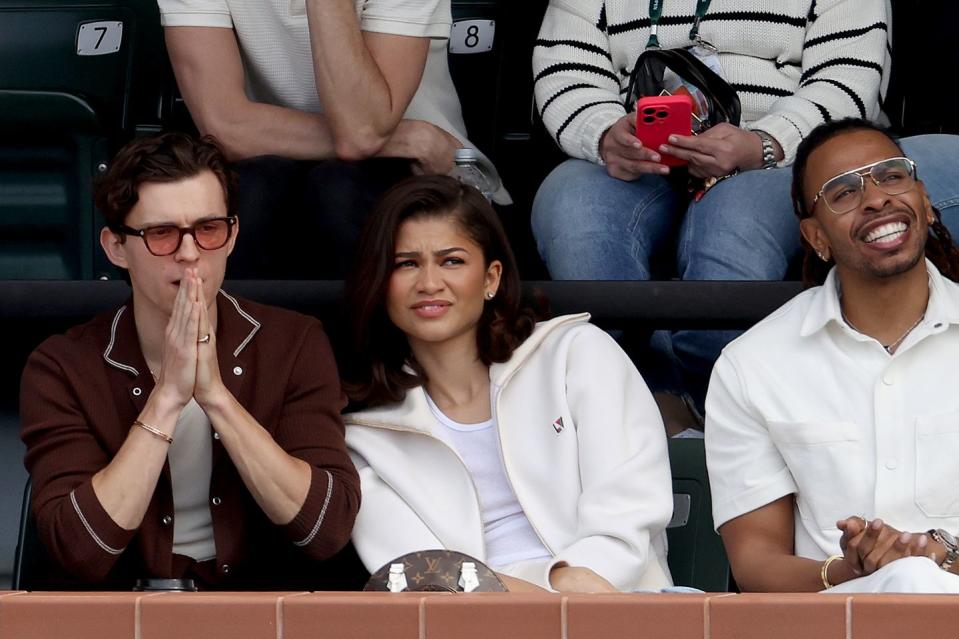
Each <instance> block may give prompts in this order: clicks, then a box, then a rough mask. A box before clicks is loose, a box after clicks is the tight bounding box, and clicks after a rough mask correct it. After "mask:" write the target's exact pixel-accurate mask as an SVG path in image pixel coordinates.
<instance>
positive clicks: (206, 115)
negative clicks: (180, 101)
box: [164, 27, 335, 160]
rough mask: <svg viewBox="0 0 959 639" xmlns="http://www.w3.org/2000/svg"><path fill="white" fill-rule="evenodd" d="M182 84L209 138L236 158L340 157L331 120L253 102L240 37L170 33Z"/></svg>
mask: <svg viewBox="0 0 959 639" xmlns="http://www.w3.org/2000/svg"><path fill="white" fill-rule="evenodd" d="M164 34H165V36H166V44H167V49H168V50H169V52H170V61H171V63H172V64H173V70H174V72H175V73H176V79H177V84H178V85H179V87H180V92H181V93H182V94H183V98H184V100H186V104H187V107H189V109H190V115H192V116H193V120H194V122H196V125H197V127H198V128H199V129H200V132H201V133H203V134H210V135H214V136H216V138H217V139H218V140H219V141H220V143H221V144H222V145H223V146H224V148H225V149H226V152H227V154H228V155H229V156H230V158H231V159H233V160H238V159H243V158H248V157H254V156H257V155H281V156H283V157H288V158H294V159H299V160H316V159H323V158H330V157H333V156H334V155H335V151H334V146H333V137H332V134H331V131H330V126H329V122H328V120H327V116H326V115H325V114H322V113H308V112H306V111H298V110H296V109H288V108H285V107H280V106H274V105H271V104H263V103H260V102H253V101H252V100H250V99H249V98H248V97H247V95H246V91H245V80H244V71H243V64H242V62H241V60H240V49H239V45H237V42H236V36H235V35H234V33H233V31H232V30H231V29H224V28H219V27H167V28H166V29H165V30H164Z"/></svg>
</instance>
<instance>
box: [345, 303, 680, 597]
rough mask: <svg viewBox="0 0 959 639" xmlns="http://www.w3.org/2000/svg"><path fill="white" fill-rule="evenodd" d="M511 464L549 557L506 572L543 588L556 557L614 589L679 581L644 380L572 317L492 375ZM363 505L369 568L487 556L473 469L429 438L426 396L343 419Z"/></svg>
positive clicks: (362, 536)
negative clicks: (424, 558)
mask: <svg viewBox="0 0 959 639" xmlns="http://www.w3.org/2000/svg"><path fill="white" fill-rule="evenodd" d="M490 380H491V381H492V382H493V383H494V384H496V385H497V386H499V387H500V392H499V395H498V396H497V400H496V402H497V405H496V414H497V416H498V420H499V421H498V423H499V434H500V441H501V446H502V451H503V458H504V459H503V461H504V465H505V468H506V472H507V475H508V478H509V480H510V483H511V485H512V487H513V490H514V491H515V492H516V496H517V498H518V499H519V502H520V505H521V506H522V507H523V510H524V512H525V513H526V516H527V517H528V518H529V521H530V524H531V525H532V527H533V529H534V530H535V531H536V533H537V534H538V535H539V537H540V539H541V540H542V542H543V544H544V545H545V546H546V548H547V549H548V550H549V551H550V553H551V554H552V555H553V557H552V559H551V560H549V561H546V562H542V561H540V562H535V561H534V562H518V563H516V564H512V565H510V566H508V567H506V568H505V569H502V570H501V572H504V573H506V574H509V575H511V576H515V577H519V578H521V579H526V580H528V581H531V582H533V583H535V584H538V585H540V586H543V587H546V588H549V587H550V586H549V583H548V575H549V571H550V568H551V567H552V566H553V565H554V564H556V563H558V562H566V563H568V564H569V565H572V566H586V567H588V568H591V569H593V570H594V571H595V572H597V573H598V574H600V575H601V576H603V577H604V578H606V579H607V580H608V581H610V582H611V583H612V584H613V585H615V586H616V587H617V588H620V589H622V590H632V589H658V588H662V587H665V586H668V585H671V584H672V580H671V578H670V575H669V569H668V567H667V564H666V534H665V529H666V524H667V523H668V521H669V518H670V515H671V513H672V484H671V477H670V470H669V458H668V456H667V450H666V437H665V433H664V429H663V424H662V420H661V418H660V415H659V411H658V410H657V408H656V404H655V402H654V401H653V398H652V396H651V394H650V392H649V390H648V389H647V387H646V384H645V382H644V381H643V379H642V377H641V376H640V374H639V372H638V371H637V370H636V368H635V367H634V366H633V364H632V362H631V361H630V360H629V358H628V357H627V356H626V354H625V353H624V352H623V351H622V349H620V348H619V346H618V345H617V344H616V343H615V342H614V341H613V340H612V339H611V338H610V337H609V336H608V335H607V334H606V333H604V332H603V331H601V330H600V329H598V328H596V327H595V326H593V325H591V324H589V315H587V314H582V315H567V316H563V317H558V318H556V319H553V320H551V321H549V322H544V323H541V324H539V325H538V326H537V328H536V330H535V331H534V332H533V334H532V335H531V336H530V337H529V338H528V339H527V340H526V341H525V342H524V343H523V344H522V345H521V346H520V347H519V348H518V349H517V350H516V351H515V352H514V354H513V357H512V358H511V359H510V360H509V361H508V362H506V363H504V364H496V365H493V366H492V367H491V368H490ZM345 421H346V443H347V446H348V447H349V449H350V454H351V455H352V456H353V461H354V463H355V464H356V466H357V470H358V471H359V473H360V480H361V488H362V495H363V503H362V506H361V507H360V512H359V514H358V515H357V518H356V524H355V527H354V529H353V543H354V545H355V546H356V549H357V551H358V553H359V555H360V557H361V559H362V560H363V563H364V564H365V565H366V567H367V568H368V569H369V570H370V571H373V570H376V569H377V568H379V567H380V566H382V565H383V564H385V563H386V562H388V561H390V560H391V559H394V558H396V557H397V556H399V555H402V554H405V553H407V552H412V551H415V550H423V549H428V548H448V549H451V550H458V551H461V552H465V553H467V554H469V555H472V556H474V557H477V558H478V559H480V560H483V561H485V560H486V549H485V546H484V542H483V522H482V520H481V515H480V507H479V502H478V498H477V495H476V490H475V488H474V486H473V482H472V479H471V477H470V474H469V472H468V471H467V469H466V466H465V464H464V463H463V462H462V460H461V459H460V457H459V456H458V455H457V453H456V452H455V450H454V449H453V447H452V446H451V445H449V443H448V442H445V441H442V440H441V439H439V438H437V437H436V436H435V435H434V434H433V430H434V429H433V428H432V425H433V423H434V422H435V417H434V416H433V415H432V413H431V412H430V410H429V407H428V406H427V403H426V394H425V391H424V389H423V388H422V387H420V388H416V389H413V390H411V391H409V392H408V393H407V395H406V399H405V400H404V401H403V402H402V403H400V404H394V405H390V406H386V407H380V408H376V409H372V410H367V411H362V412H358V413H352V414H349V415H346V417H345Z"/></svg>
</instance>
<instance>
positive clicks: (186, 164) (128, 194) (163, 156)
mask: <svg viewBox="0 0 959 639" xmlns="http://www.w3.org/2000/svg"><path fill="white" fill-rule="evenodd" d="M203 171H211V172H212V173H213V175H215V176H216V179H217V180H218V181H219V182H220V186H222V187H223V197H224V198H225V200H226V205H227V211H228V212H229V214H230V215H236V209H235V202H234V201H233V193H234V190H235V188H234V186H235V180H236V178H235V176H234V174H233V171H232V170H231V169H230V166H229V164H228V163H227V160H226V156H225V155H224V154H223V150H222V149H221V148H220V145H219V144H218V143H217V141H216V140H215V139H214V138H213V137H211V136H204V137H202V138H195V137H193V136H190V135H187V134H185V133H179V132H169V133H162V134H160V135H155V136H151V137H145V138H138V139H136V140H133V141H132V142H130V143H129V144H127V145H126V146H124V147H123V148H122V149H120V151H119V152H117V154H116V157H114V158H113V162H112V163H111V164H110V168H109V169H107V172H106V173H104V174H103V175H101V176H100V177H99V178H98V179H97V180H96V182H95V183H94V191H93V199H94V202H95V203H96V205H97V208H98V209H100V212H101V213H103V217H104V218H105V219H106V222H107V226H108V227H109V228H111V229H116V228H118V227H119V226H122V225H123V222H124V220H125V219H126V217H127V215H128V214H129V213H130V210H131V209H133V207H134V206H136V203H137V201H139V199H140V195H139V189H140V185H141V184H145V183H148V182H177V181H179V180H183V179H186V178H191V177H194V176H196V175H199V174H200V173H202V172H203ZM119 238H120V241H121V242H123V241H124V240H125V239H126V235H122V234H121V235H119Z"/></svg>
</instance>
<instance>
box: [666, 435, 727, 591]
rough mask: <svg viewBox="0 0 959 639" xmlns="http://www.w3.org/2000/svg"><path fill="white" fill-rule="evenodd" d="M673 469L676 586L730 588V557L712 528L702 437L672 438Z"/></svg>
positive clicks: (669, 533)
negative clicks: (727, 556)
mask: <svg viewBox="0 0 959 639" xmlns="http://www.w3.org/2000/svg"><path fill="white" fill-rule="evenodd" d="M669 463H670V465H671V466H672V471H673V505H674V511H673V519H672V521H670V524H669V527H668V528H667V529H666V536H667V538H668V540H669V556H668V558H667V559H668V562H669V571H670V572H671V573H672V575H673V582H674V583H675V584H676V585H677V586H692V587H694V588H699V589H701V590H705V591H706V592H726V591H727V590H728V589H729V585H730V581H729V576H730V572H729V561H728V560H727V559H726V551H725V549H724V548H723V542H722V539H721V538H720V537H719V535H718V534H716V531H715V530H713V514H712V500H711V499H710V495H709V479H708V477H707V476H706V450H705V446H704V441H703V440H702V439H670V440H669Z"/></svg>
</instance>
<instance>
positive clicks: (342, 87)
mask: <svg viewBox="0 0 959 639" xmlns="http://www.w3.org/2000/svg"><path fill="white" fill-rule="evenodd" d="M158 2H159V7H160V15H161V22H162V24H163V26H164V28H165V36H166V43H167V48H168V50H169V53H170V60H171V62H172V64H173V70H174V72H175V73H176V79H177V84H178V85H179V88H180V91H181V92H182V94H183V97H184V100H185V101H186V104H187V106H188V107H189V109H190V113H191V115H192V116H193V120H194V122H195V123H196V125H197V127H198V128H199V129H200V132H201V133H204V134H212V135H214V136H215V137H216V138H217V139H218V141H219V142H220V143H221V144H222V145H223V147H224V148H225V150H226V152H227V154H228V155H229V157H230V159H231V160H234V161H237V160H241V162H239V163H238V165H237V167H236V168H237V169H238V172H239V178H240V179H239V189H240V190H239V193H238V202H239V207H240V211H239V214H240V217H242V218H243V226H244V231H245V233H246V234H252V235H254V236H257V237H258V238H259V239H260V242H257V243H252V244H256V245H258V246H256V249H255V250H254V249H253V248H252V246H251V248H250V249H249V250H246V249H244V248H243V247H241V248H240V249H239V250H238V251H237V252H236V253H235V254H234V256H233V258H234V259H235V260H236V263H235V264H231V272H230V273H228V275H229V276H233V277H236V276H243V277H264V276H284V277H288V276H297V277H310V276H313V277H316V276H317V275H318V274H317V273H316V272H315V271H314V272H307V273H303V272H292V273H289V272H282V271H280V272H276V270H275V269H273V270H271V269H272V267H273V266H274V262H275V261H277V260H278V259H279V258H282V257H284V256H289V255H293V254H296V251H295V250H292V249H293V247H292V243H293V242H294V241H297V240H298V239H299V238H304V240H303V241H304V243H305V244H307V246H309V247H310V248H311V249H312V250H311V251H308V254H310V255H311V256H312V258H313V262H314V265H315V263H316V262H317V261H318V260H319V259H322V258H323V257H324V255H328V254H335V257H334V258H332V259H329V260H328V263H327V264H324V265H323V266H326V267H328V268H332V269H333V272H332V273H329V272H327V273H320V274H319V275H333V276H337V277H342V276H343V275H344V271H345V270H346V269H347V267H348V266H349V264H350V262H351V257H352V250H351V249H352V245H353V243H354V241H355V239H356V237H358V234H359V229H360V228H361V226H362V220H363V218H364V217H365V214H366V213H367V212H368V210H369V209H370V207H371V206H372V202H373V200H374V198H375V197H376V195H377V194H378V193H380V192H382V191H384V190H385V189H386V188H388V187H389V186H390V185H391V184H392V183H393V182H395V181H397V180H398V179H400V178H402V177H405V176H406V175H409V173H410V172H411V171H413V172H423V173H448V172H449V171H450V170H451V169H452V167H453V153H454V151H455V149H457V148H459V147H461V146H464V145H466V146H470V144H469V142H468V140H467V139H466V127H465V125H464V123H463V118H462V113H461V110H460V104H459V99H458V97H457V95H456V90H455V88H454V86H453V82H452V79H451V77H450V73H449V66H448V64H447V57H446V56H447V53H446V42H447V40H448V39H449V35H450V26H451V23H452V17H451V8H450V0H260V1H256V2H254V1H251V0H158ZM496 199H497V201H498V202H500V203H508V202H509V197H508V195H506V194H505V191H502V192H498V193H497V194H496ZM264 242H266V243H270V244H272V245H273V246H272V249H273V250H272V254H268V253H265V252H264V251H263V244H264ZM324 242H325V243H324ZM271 258H272V259H271ZM297 266H298V265H297Z"/></svg>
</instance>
